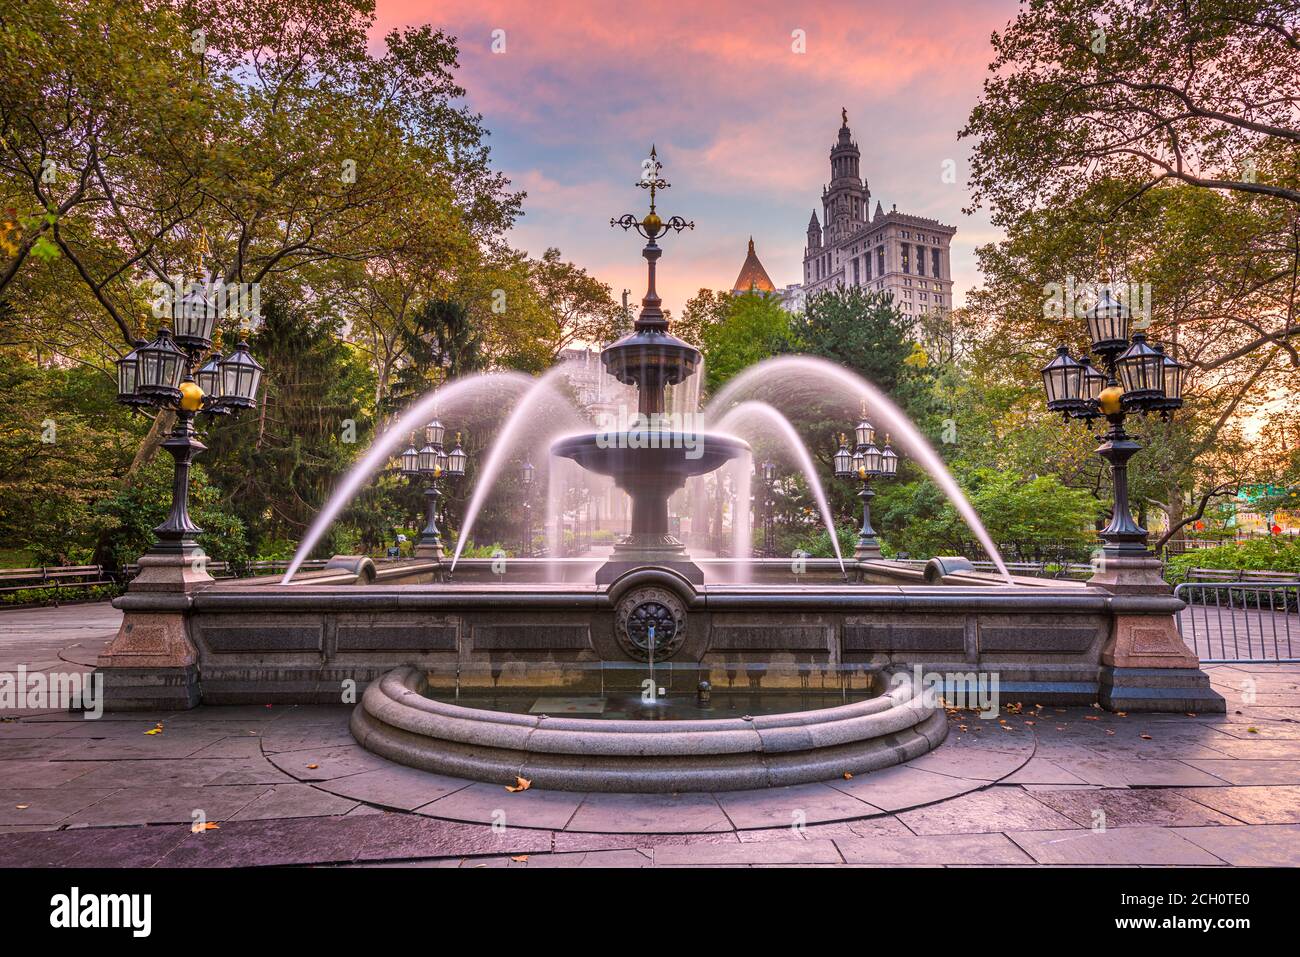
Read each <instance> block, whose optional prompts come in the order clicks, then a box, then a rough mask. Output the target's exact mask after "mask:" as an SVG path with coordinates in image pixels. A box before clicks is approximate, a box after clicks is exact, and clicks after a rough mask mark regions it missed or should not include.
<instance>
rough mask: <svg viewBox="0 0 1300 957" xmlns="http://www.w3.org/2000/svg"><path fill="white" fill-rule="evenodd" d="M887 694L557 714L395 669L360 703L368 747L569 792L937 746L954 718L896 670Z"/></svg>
mask: <svg viewBox="0 0 1300 957" xmlns="http://www.w3.org/2000/svg"><path fill="white" fill-rule="evenodd" d="M891 684H893V685H894V687H893V688H892V689H891V690H890V691H889V692H888V693H886V694H884V695H881V696H880V697H877V698H872V699H868V700H866V701H859V702H853V703H851V704H847V705H838V706H834V707H830V708H821V709H816V710H811V711H804V712H797V713H788V714H776V715H761V716H757V717H753V718H724V719H713V720H683V721H662V722H643V721H634V720H631V721H615V720H611V721H602V720H595V719H589V718H588V719H584V718H550V717H548V716H545V715H521V714H513V713H507V712H497V711H488V710H483V709H476V708H465V707H462V706H460V705H453V704H448V703H445V702H439V701H434V700H432V699H430V698H427V697H425V695H424V692H425V691H427V689H428V683H427V680H426V677H425V675H424V673H423V672H421V671H418V670H416V669H414V668H409V667H406V668H397V669H394V670H393V671H391V672H389V673H388V674H387V675H385V676H384V677H383V678H381V679H380V680H379V681H377V682H374V683H372V684H371V685H370V686H369V687H368V688H367V689H366V692H365V694H364V695H363V697H362V700H361V704H360V705H359V706H358V707H357V708H356V710H355V711H354V712H353V714H352V720H351V727H352V733H353V735H354V736H355V737H356V739H357V741H358V742H359V743H360V744H361V745H362V746H363V747H365V748H367V749H368V750H370V751H373V752H375V753H376V754H379V755H382V756H383V757H386V758H389V759H390V760H394V761H398V762H400V763H402V764H407V765H410V766H413V767H417V768H421V769H423V770H427V771H435V772H438V773H443V774H456V775H458V776H464V777H470V778H473V779H475V780H480V781H486V782H491V783H506V784H508V783H510V782H511V781H512V780H513V779H514V778H515V777H524V778H528V779H529V780H536V781H537V782H538V784H539V786H541V787H545V788H550V789H555V790H562V791H575V790H576V791H601V792H615V791H623V792H640V793H645V792H656V793H663V792H681V791H729V790H742V789H747V788H755V787H774V786H781V785H791V784H804V783H809V782H813V781H819V780H825V779H827V778H830V777H835V776H837V775H844V774H850V775H851V774H856V773H861V772H864V771H870V770H874V769H877V768H881V767H888V766H890V765H894V764H898V763H901V762H903V761H907V760H910V759H911V758H914V757H918V756H919V755H921V754H924V753H925V752H926V751H929V750H930V749H931V748H933V747H936V746H937V745H938V744H939V743H940V742H941V741H942V740H943V738H944V736H945V735H946V734H947V728H948V726H947V722H946V720H945V719H944V715H943V713H942V712H941V711H939V710H938V709H937V708H936V707H933V706H931V705H930V704H928V703H927V702H926V701H925V700H924V699H923V698H922V696H920V695H918V694H916V693H915V690H914V688H913V686H912V683H911V680H910V678H909V677H908V676H907V675H906V674H905V673H903V674H900V675H898V676H897V678H896V679H895V680H894V681H892V682H891Z"/></svg>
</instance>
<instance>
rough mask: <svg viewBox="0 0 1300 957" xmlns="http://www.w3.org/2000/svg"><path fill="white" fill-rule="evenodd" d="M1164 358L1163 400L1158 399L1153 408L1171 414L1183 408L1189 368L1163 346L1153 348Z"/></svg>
mask: <svg viewBox="0 0 1300 957" xmlns="http://www.w3.org/2000/svg"><path fill="white" fill-rule="evenodd" d="M1152 348H1153V349H1155V351H1156V352H1158V353H1160V355H1161V356H1162V357H1163V358H1164V370H1163V375H1162V381H1161V385H1162V386H1163V389H1164V395H1163V397H1162V398H1160V399H1157V400H1156V401H1155V402H1154V403H1153V404H1152V407H1153V408H1156V409H1159V410H1160V411H1162V412H1170V411H1172V410H1174V409H1181V408H1182V407H1183V375H1184V373H1185V371H1186V369H1187V366H1185V365H1183V364H1182V363H1181V362H1179V361H1178V360H1177V359H1175V358H1174V357H1173V356H1171V355H1169V354H1168V353H1167V352H1165V350H1164V348H1163V347H1162V346H1152Z"/></svg>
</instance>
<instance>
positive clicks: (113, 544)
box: [91, 455, 248, 568]
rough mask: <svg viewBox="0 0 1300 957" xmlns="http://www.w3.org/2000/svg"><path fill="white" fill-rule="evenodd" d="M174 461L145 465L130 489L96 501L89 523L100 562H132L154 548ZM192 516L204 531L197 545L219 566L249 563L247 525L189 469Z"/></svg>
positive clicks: (158, 458) (197, 470)
mask: <svg viewBox="0 0 1300 957" xmlns="http://www.w3.org/2000/svg"><path fill="white" fill-rule="evenodd" d="M171 494H172V458H171V456H170V455H158V456H156V457H155V458H154V460H153V461H152V462H150V463H149V464H148V465H147V466H145V467H144V468H143V469H142V470H141V471H140V473H139V474H138V475H137V477H136V481H135V484H133V485H132V486H131V487H130V488H123V489H120V490H119V491H118V492H117V494H115V495H113V496H112V497H110V498H107V499H104V500H103V501H100V502H98V503H96V505H95V507H94V509H93V510H92V513H91V514H92V518H91V521H92V523H93V525H94V527H95V529H96V531H97V532H99V533H100V548H99V551H98V552H97V554H96V560H97V561H98V562H99V563H100V564H103V565H105V566H107V567H109V568H121V567H122V566H123V565H126V564H129V563H131V562H134V561H135V560H136V559H137V558H139V557H140V556H141V555H142V554H144V552H145V550H146V549H148V548H149V546H151V545H152V544H153V543H154V542H155V540H156V537H155V535H154V533H153V530H154V527H155V526H157V525H161V524H162V522H163V521H164V520H165V519H166V518H167V513H168V512H169V511H170V509H171ZM189 509H190V517H191V518H192V519H193V520H194V523H195V524H196V525H198V526H199V527H201V528H202V529H203V534H201V535H199V546H200V547H201V548H202V549H203V551H204V552H205V553H206V554H207V556H208V557H209V558H210V559H211V560H212V561H215V562H230V563H231V564H232V565H234V566H236V567H241V566H243V565H245V564H246V563H247V562H248V541H247V539H246V538H245V537H244V523H243V522H241V521H240V520H239V519H238V518H236V517H235V516H234V515H232V514H230V512H228V511H226V509H225V507H224V506H223V503H222V501H221V493H220V492H219V491H218V490H217V489H216V487H214V486H212V485H210V484H208V481H207V476H206V474H205V473H204V471H203V469H202V468H201V467H199V466H194V467H193V468H191V470H190V497H189Z"/></svg>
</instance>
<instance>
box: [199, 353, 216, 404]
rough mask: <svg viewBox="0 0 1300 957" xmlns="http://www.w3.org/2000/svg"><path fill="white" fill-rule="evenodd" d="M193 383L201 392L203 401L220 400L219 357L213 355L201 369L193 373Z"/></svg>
mask: <svg viewBox="0 0 1300 957" xmlns="http://www.w3.org/2000/svg"><path fill="white" fill-rule="evenodd" d="M194 381H195V382H197V383H198V384H199V388H200V389H202V390H203V396H204V398H205V399H209V400H211V401H213V402H216V401H217V400H219V399H220V398H221V356H220V355H218V354H217V353H213V354H212V357H211V358H210V359H208V361H207V362H205V363H203V366H202V368H200V369H199V371H198V372H196V373H194Z"/></svg>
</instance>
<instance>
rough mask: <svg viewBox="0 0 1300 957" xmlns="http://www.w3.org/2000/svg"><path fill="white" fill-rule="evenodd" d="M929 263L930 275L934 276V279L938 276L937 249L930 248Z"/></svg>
mask: <svg viewBox="0 0 1300 957" xmlns="http://www.w3.org/2000/svg"><path fill="white" fill-rule="evenodd" d="M930 265H931V267H932V268H931V269H930V275H931V276H934V277H935V278H936V279H937V278H939V250H938V249H931V250H930Z"/></svg>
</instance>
